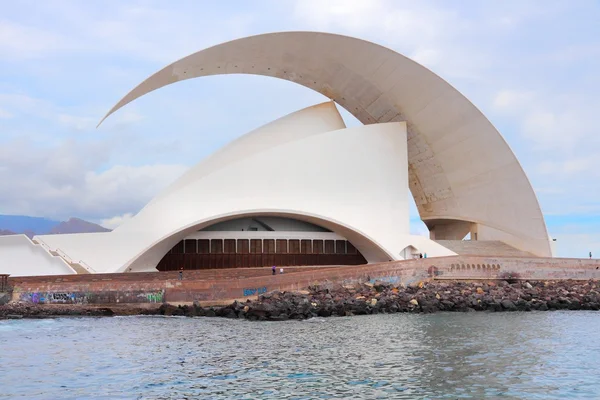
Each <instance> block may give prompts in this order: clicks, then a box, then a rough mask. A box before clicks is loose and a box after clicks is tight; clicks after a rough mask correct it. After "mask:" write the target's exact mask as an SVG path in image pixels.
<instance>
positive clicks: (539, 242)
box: [0, 32, 551, 273]
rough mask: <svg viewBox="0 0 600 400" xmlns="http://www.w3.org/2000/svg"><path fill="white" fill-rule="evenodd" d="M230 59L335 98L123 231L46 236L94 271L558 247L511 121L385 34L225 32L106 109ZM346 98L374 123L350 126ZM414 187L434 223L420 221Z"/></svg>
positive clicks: (250, 137)
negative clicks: (419, 228)
mask: <svg viewBox="0 0 600 400" xmlns="http://www.w3.org/2000/svg"><path fill="white" fill-rule="evenodd" d="M230 73H247V74H260V75H266V76H273V77H277V78H282V79H287V80H290V81H293V82H297V83H299V84H302V85H304V86H307V87H309V88H312V89H314V90H316V91H318V92H320V93H322V94H324V95H325V96H327V97H329V98H331V99H332V100H333V101H332V102H327V103H323V104H319V105H316V106H313V107H309V108H306V109H303V110H300V111H297V112H295V113H293V114H290V115H288V116H285V117H283V118H281V119H278V120H276V121H274V122H272V123H270V124H267V125H265V126H263V127H261V128H259V129H256V130H255V131H253V132H250V133H248V134H246V135H244V136H242V137H240V138H239V139H237V140H235V141H233V142H232V143H230V144H229V145H227V146H225V147H224V148H222V149H220V150H219V151H217V152H215V153H214V154H212V155H211V156H209V157H208V158H206V159H205V160H202V161H201V162H200V163H199V164H197V165H196V166H194V167H193V168H191V169H190V170H189V171H188V172H187V173H185V174H184V175H183V176H182V177H180V178H179V179H178V180H177V181H175V182H174V183H173V184H172V185H171V186H170V187H168V188H167V189H166V190H165V191H163V192H162V193H160V194H159V195H158V196H156V197H155V198H154V199H153V200H152V201H151V202H150V203H149V204H148V205H147V206H146V207H145V208H144V209H142V210H141V211H140V212H139V213H138V214H137V215H136V216H135V217H134V218H132V219H131V220H129V221H127V222H126V223H124V224H123V225H122V226H120V227H119V228H117V229H115V230H114V231H113V232H109V233H95V234H72V235H43V236H36V237H35V238H34V241H35V242H37V243H39V244H40V245H41V246H44V247H45V248H46V249H47V250H48V251H49V252H51V254H54V255H56V254H59V255H60V256H61V257H62V258H63V259H65V260H66V261H67V262H68V264H69V265H71V266H72V267H73V268H74V270H75V271H77V272H91V273H94V272H125V271H132V272H137V271H152V270H156V269H157V268H158V269H159V270H169V269H178V268H180V267H185V268H219V267H236V266H237V267H243V266H259V265H315V264H360V263H366V262H369V263H371V262H382V261H389V260H400V259H406V258H410V257H414V255H415V254H418V253H426V254H427V255H428V256H429V257H435V256H445V255H454V254H456V253H454V252H453V251H451V250H450V249H449V248H447V247H444V246H442V245H441V244H440V243H449V242H446V241H448V240H461V239H463V238H464V237H465V236H466V235H467V234H469V233H470V234H471V239H472V240H473V241H503V242H505V243H506V244H508V245H510V246H513V247H514V248H516V249H520V250H522V251H525V252H528V253H530V254H534V255H537V256H550V255H551V246H550V241H549V238H548V234H547V231H546V226H545V223H544V219H543V215H542V213H541V210H540V207H539V204H538V201H537V198H536V196H535V193H534V192H533V189H532V187H531V185H530V183H529V181H528V179H527V177H526V176H525V173H524V172H523V169H522V168H521V166H520V164H519V163H518V161H517V159H516V157H515V156H514V154H513V153H512V151H511V150H510V148H509V147H508V145H507V144H506V142H505V141H504V139H503V138H502V136H501V135H500V134H499V133H498V132H497V131H496V129H495V128H494V127H493V126H492V125H491V123H490V122H489V121H488V120H487V119H486V118H485V117H484V116H483V114H481V112H479V110H477V108H475V106H473V105H472V104H471V103H470V102H469V101H468V100H467V99H466V98H465V97H464V96H462V95H461V94H460V93H459V92H458V91H456V90H455V89H454V88H452V87H451V86H450V85H449V84H448V83H446V82H445V81H444V80H442V79H441V78H439V77H438V76H436V75H435V74H434V73H432V72H431V71H429V70H427V69H426V68H424V67H423V66H421V65H419V64H416V63H415V62H413V61H411V60H409V59H407V58H405V57H404V56H402V55H400V54H398V53H395V52H393V51H391V50H389V49H386V48H383V47H381V46H378V45H376V44H373V43H369V42H366V41H362V40H359V39H354V38H350V37H344V36H339V35H331V34H324V33H312V32H285V33H273V34H266V35H259V36H253V37H248V38H244V39H239V40H235V41H232V42H228V43H224V44H221V45H218V46H214V47H212V48H209V49H206V50H202V51H200V52H198V53H195V54H192V55H190V56H188V57H186V58H184V59H182V60H179V61H177V62H175V63H173V64H171V65H169V66H167V67H165V68H164V69H162V70H161V71H159V72H157V73H156V74H154V75H152V76H151V77H150V78H148V79H147V80H145V81H144V82H143V83H141V84H140V85H139V86H138V87H136V88H135V89H134V90H133V91H131V92H130V93H129V94H127V95H126V96H125V97H124V98H123V99H122V100H121V101H120V102H119V103H118V104H117V105H116V106H115V107H113V109H111V111H110V112H109V113H108V114H107V116H108V115H110V114H111V113H113V112H115V111H116V110H118V109H119V108H121V107H123V106H124V105H126V104H127V103H129V102H131V101H133V100H134V99H136V98H138V97H140V96H143V95H144V94H147V93H149V92H151V91H153V90H155V89H158V88H161V87H163V86H165V85H168V84H170V83H174V82H177V81H181V80H185V79H190V78H195V77H201V76H207V75H215V74H230ZM334 102H336V103H338V104H339V105H341V106H343V107H344V108H346V109H347V110H348V111H350V112H351V113H352V114H353V115H354V116H356V117H357V118H358V119H359V120H360V121H362V122H363V123H364V124H365V125H364V126H361V127H357V128H346V126H345V125H344V122H343V120H342V118H341V116H340V114H339V112H338V110H337V108H336V106H335V104H334ZM105 118H106V117H105ZM409 190H410V192H412V195H413V197H414V199H415V202H416V205H417V208H418V210H419V213H420V216H421V218H422V220H423V221H424V222H425V223H426V224H427V226H428V227H429V229H430V232H431V238H426V237H422V236H414V235H410V234H409V214H408V195H409ZM432 239H434V240H432ZM437 241H441V242H440V243H438V242H437ZM0 256H1V255H0ZM0 272H1V271H0Z"/></svg>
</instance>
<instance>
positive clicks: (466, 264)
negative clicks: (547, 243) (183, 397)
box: [8, 256, 600, 307]
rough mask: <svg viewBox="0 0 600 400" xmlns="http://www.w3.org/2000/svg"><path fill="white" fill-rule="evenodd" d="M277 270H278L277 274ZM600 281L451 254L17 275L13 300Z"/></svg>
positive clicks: (594, 263) (199, 298) (567, 270)
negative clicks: (274, 266)
mask: <svg viewBox="0 0 600 400" xmlns="http://www.w3.org/2000/svg"><path fill="white" fill-rule="evenodd" d="M278 272H279V271H278ZM508 276H511V277H513V278H518V279H524V280H532V281H533V280H565V279H574V280H589V279H600V260H589V259H561V258H536V257H531V258H523V257H479V256H452V257H438V258H428V259H417V260H406V261H396V262H389V263H380V264H369V265H359V266H327V267H286V268H285V273H284V274H282V275H281V274H277V275H275V276H272V275H271V268H270V267H266V268H244V269H217V270H199V271H184V274H183V280H179V273H178V272H152V273H131V274H97V275H64V276H40V277H22V278H20V277H14V278H9V279H8V284H9V286H10V288H11V289H12V295H11V302H21V303H32V304H88V305H126V304H132V305H135V306H136V307H137V306H144V305H149V306H152V305H155V304H156V303H164V302H168V303H171V304H192V303H194V302H196V303H200V304H202V305H217V304H228V303H230V302H232V301H233V300H236V299H237V300H246V299H248V298H256V296H258V295H260V294H262V293H266V292H269V291H273V290H287V291H290V290H302V289H305V288H307V287H308V286H310V285H313V284H324V283H335V284H342V285H343V284H351V283H357V282H362V283H364V282H368V281H371V282H375V281H383V282H388V283H393V284H396V285H400V284H402V285H409V284H411V283H415V282H419V281H427V280H495V279H503V278H506V277H508Z"/></svg>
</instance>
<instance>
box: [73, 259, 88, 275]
mask: <svg viewBox="0 0 600 400" xmlns="http://www.w3.org/2000/svg"><path fill="white" fill-rule="evenodd" d="M68 264H69V265H70V266H71V268H73V269H74V270H75V272H77V273H78V274H89V273H90V271H88V270H87V269H85V268H84V267H83V266H82V265H81V264H78V263H70V262H68Z"/></svg>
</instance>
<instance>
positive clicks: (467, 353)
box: [0, 311, 600, 399]
mask: <svg viewBox="0 0 600 400" xmlns="http://www.w3.org/2000/svg"><path fill="white" fill-rule="evenodd" d="M599 333H600V313H597V312H585V311H582V312H573V311H571V312H532V313H500V314H493V313H491V314H488V313H465V314H457V313H440V314H430V315H408V314H394V315H371V316H361V317H345V318H328V319H312V320H308V321H287V322H248V321H239V320H225V319H216V318H213V319H211V318H180V317H115V318H58V319H46V320H14V321H0V398H10V399H186V398H187V399H194V398H203V399H338V398H343V399H415V398H423V399H481V398H494V399H559V398H560V399H565V398H570V399H573V398H581V399H598V398H600V334H599Z"/></svg>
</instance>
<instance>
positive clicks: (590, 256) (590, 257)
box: [590, 251, 592, 260]
mask: <svg viewBox="0 0 600 400" xmlns="http://www.w3.org/2000/svg"><path fill="white" fill-rule="evenodd" d="M591 259H592V252H591V251H590V260H591Z"/></svg>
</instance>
